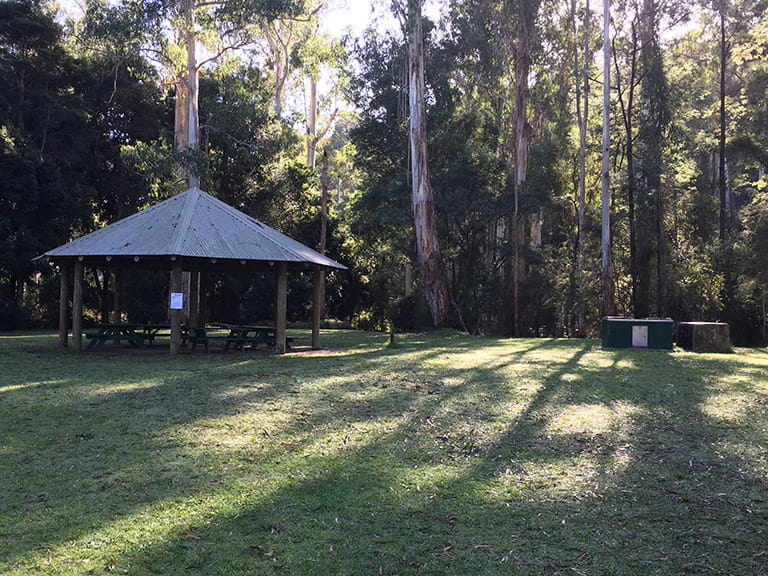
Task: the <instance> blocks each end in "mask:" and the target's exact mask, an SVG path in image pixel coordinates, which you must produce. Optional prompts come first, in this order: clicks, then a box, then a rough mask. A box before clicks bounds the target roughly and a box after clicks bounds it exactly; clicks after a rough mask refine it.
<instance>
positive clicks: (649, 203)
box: [0, 0, 768, 345]
mask: <svg viewBox="0 0 768 576" xmlns="http://www.w3.org/2000/svg"><path fill="white" fill-rule="evenodd" d="M414 2H418V0H409V2H408V3H407V4H409V5H412V4H413V3H414ZM326 4H327V3H326V2H324V1H323V0H306V1H304V2H302V1H300V0H221V1H219V2H215V1H214V2H198V3H197V4H193V3H192V2H191V0H184V1H181V0H144V1H141V0H123V1H122V2H102V1H99V0H88V1H87V2H86V3H85V4H84V5H83V10H82V11H79V10H78V11H76V12H68V11H67V10H66V5H64V6H59V5H57V4H54V3H52V2H47V1H44V0H23V1H16V0H13V1H11V0H3V1H0V78H2V81H1V82H0V176H1V177H2V178H1V180H0V231H1V232H0V329H15V328H21V327H29V326H50V325H53V324H54V322H55V319H56V317H57V312H56V310H57V298H58V280H57V270H56V269H54V268H52V267H50V266H48V265H44V264H43V265H41V264H39V263H34V262H33V261H32V259H33V258H34V257H35V256H37V255H39V254H41V253H43V252H44V251H46V250H48V249H50V248H52V247H55V246H57V245H59V244H62V243H64V242H66V241H68V240H70V239H72V238H74V237H76V236H78V235H81V234H83V233H87V232H89V231H92V230H94V229H95V228H97V227H100V226H103V225H105V224H108V223H110V222H113V221H115V220H117V219H120V218H123V217H125V216H127V215H129V214H131V213H134V212H136V211H138V210H141V209H143V208H145V207H147V206H149V205H151V204H153V203H155V202H157V201H159V200H162V199H165V198H167V197H169V196H170V195H172V194H175V193H178V192H180V191H182V190H183V189H184V186H185V178H184V175H183V174H182V173H181V172H182V171H180V170H179V166H180V164H183V163H184V162H187V165H189V160H190V157H191V156H194V158H193V160H194V162H193V164H194V166H195V167H196V168H195V170H196V174H198V175H199V181H200V187H201V188H202V189H203V190H205V191H206V192H208V193H210V194H213V195H215V196H217V197H218V198H220V199H221V200H223V201H225V202H227V203H229V204H231V205H233V206H235V207H237V208H238V209H240V210H242V211H244V212H246V213H248V214H251V215H252V216H254V217H256V218H258V219H260V220H262V221H264V222H265V223H267V224H269V225H271V226H273V227H275V228H277V229H279V230H281V231H282V232H285V233H287V234H289V235H291V236H293V237H295V238H296V239H298V240H300V241H302V242H304V243H305V244H307V245H309V246H312V247H316V246H318V245H319V244H320V242H321V217H320V216H321V196H322V191H323V190H325V191H326V192H327V196H328V205H329V214H328V222H327V234H326V237H325V240H323V241H324V242H325V243H326V252H327V254H328V255H329V256H331V257H332V258H335V259H337V260H338V261H340V262H343V263H345V264H346V265H348V266H349V267H350V268H351V272H349V273H344V274H331V275H330V276H329V278H328V286H327V290H326V294H327V297H328V305H327V317H328V318H334V319H338V320H339V321H341V322H344V323H348V324H351V325H353V326H358V327H364V328H383V327H385V326H387V325H388V323H389V322H394V323H395V325H396V326H397V327H398V328H399V329H404V330H406V329H407V330H413V329H423V328H428V327H431V326H432V325H433V318H432V317H431V315H430V307H429V306H428V302H427V301H426V298H425V293H424V290H423V284H424V282H423V277H422V276H423V274H421V272H420V270H421V269H420V266H419V259H418V255H417V246H416V240H415V238H416V234H415V232H416V231H415V230H414V227H415V225H418V222H417V223H416V224H415V222H414V216H413V212H412V205H411V195H412V167H413V166H412V160H411V158H412V155H411V153H410V152H409V150H410V148H409V138H411V137H412V136H411V132H409V115H410V114H411V110H412V109H411V108H409V94H408V87H409V49H408V46H409V44H408V41H407V40H408V32H409V30H411V31H412V29H409V28H408V20H407V19H406V18H402V16H403V14H405V12H406V10H405V9H406V3H405V2H403V3H402V4H401V3H399V2H398V1H397V0H396V1H394V2H392V14H393V15H394V16H393V17H392V18H393V21H394V22H398V20H397V19H396V18H395V17H396V16H397V15H400V16H401V19H400V20H399V22H400V24H401V26H400V27H398V26H397V25H395V26H389V27H388V28H386V29H384V28H380V29H378V30H377V29H369V30H368V31H367V32H365V33H364V34H363V35H361V36H351V35H349V36H347V37H336V36H334V35H333V34H331V33H329V32H327V31H325V30H328V27H327V26H324V25H323V24H324V19H327V18H331V17H333V18H340V17H341V16H340V14H339V12H334V11H329V10H328V8H329V7H328V6H327V5H326ZM419 8H420V6H419ZM188 10H194V11H195V16H196V18H195V20H194V26H189V25H188V23H189V22H190V21H191V20H190V19H189V18H188V17H187V19H186V20H185V11H188ZM610 10H611V12H610V14H611V21H610V27H609V49H610V52H609V63H610V91H609V97H610V108H609V109H610V116H609V118H610V146H609V149H608V160H609V162H608V174H607V176H608V177H609V178H608V180H607V182H609V189H608V193H609V196H608V198H609V204H608V210H609V213H610V237H609V238H608V241H609V249H610V254H611V256H612V268H611V281H612V284H613V286H614V289H615V302H611V306H610V307H609V308H608V309H606V306H605V305H606V302H605V301H604V299H605V291H604V290H603V285H602V284H603V283H604V282H603V280H602V277H601V271H602V268H601V266H602V262H601V247H602V242H603V240H604V238H603V237H602V236H601V224H602V217H601V177H602V174H603V169H602V164H601V162H602V144H601V135H602V130H603V119H602V118H603V116H602V115H603V96H602V94H603V87H604V81H603V79H604V78H605V76H604V70H603V59H602V55H601V49H602V47H601V44H602V34H603V20H602V17H603V16H602V14H603V5H602V4H600V5H597V6H592V5H590V3H589V0H560V1H553V0H453V1H450V2H444V3H443V5H442V6H441V7H440V17H439V18H434V19H433V20H430V19H426V18H425V19H424V20H423V21H422V24H423V26H422V30H423V41H424V50H423V54H424V69H425V83H424V88H425V90H424V95H425V96H424V101H423V103H424V106H425V127H426V131H425V132H426V139H427V150H428V154H429V156H428V158H429V161H428V169H429V182H430V183H431V188H432V192H433V196H434V210H435V217H436V218H435V224H436V233H437V240H438V241H439V245H440V249H441V253H442V267H443V268H444V272H445V277H446V279H447V283H448V288H449V293H450V298H451V301H452V303H453V306H454V310H455V312H456V315H455V318H456V319H457V320H458V323H459V324H460V325H461V326H462V327H464V328H466V329H467V330H469V331H470V332H473V333H487V334H519V335H537V336H538V335H540V336H590V335H596V334H598V333H599V328H600V326H599V324H600V319H601V317H602V315H603V314H605V313H606V312H610V313H614V314H617V315H627V316H636V317H648V316H661V317H671V318H673V319H674V320H676V321H691V320H709V321H715V320H720V321H725V322H728V323H729V324H730V325H731V334H732V339H733V340H734V342H735V343H737V344H740V345H759V344H763V345H764V344H765V343H766V291H767V290H768V189H767V188H766V185H768V179H766V174H765V165H766V164H768V12H767V10H768V1H765V0H734V1H731V2H725V1H723V0H711V1H702V2H693V1H691V0H685V1H681V0H665V1H660V0H618V1H614V3H613V4H612V5H611V7H610ZM419 12H420V11H419ZM188 14H189V13H188V12H187V16H188ZM189 42H195V44H196V46H197V47H198V49H197V66H198V69H199V96H198V98H199V123H200V136H199V140H200V141H199V148H195V149H193V148H190V147H189V146H186V147H185V146H183V145H181V146H180V145H179V140H178V132H179V126H178V122H179V115H178V114H175V112H176V110H177V107H178V106H179V103H180V102H183V101H184V99H185V98H187V97H188V95H187V94H185V92H184V90H185V88H184V87H185V83H184V82H183V81H182V78H183V74H184V69H185V65H186V64H188V62H186V61H185V58H186V57H187V56H186V55H187V54H188V51H187V50H186V49H185V46H186V45H187V43H189ZM108 276H109V275H108V274H106V273H104V272H99V273H97V272H92V273H90V274H89V276H88V277H87V281H88V285H87V294H86V302H87V304H88V308H89V314H90V315H91V317H92V319H94V320H95V319H97V318H98V317H99V314H101V313H102V311H101V301H102V298H101V297H102V296H103V294H102V293H106V289H107V288H108V284H109V283H108V281H107V277H108ZM140 276H141V277H137V278H130V279H128V280H126V282H128V283H129V286H128V287H125V286H124V287H123V289H125V290H126V291H127V293H128V294H129V295H130V298H129V299H128V300H129V301H128V303H127V306H128V313H129V316H130V315H134V316H135V315H146V314H163V310H164V309H165V304H164V302H163V301H162V299H163V298H164V297H165V294H166V293H167V279H166V278H164V277H163V276H157V275H154V274H149V273H148V274H147V275H146V276H143V275H140ZM268 282H269V280H268V279H264V278H238V277H225V276H222V277H220V278H217V279H216V281H215V282H214V284H213V287H212V293H211V294H210V295H209V297H210V298H211V300H212V302H214V307H213V313H214V318H213V319H215V320H220V321H227V320H233V319H244V318H259V317H264V316H265V311H268V310H269V308H270V307H271V306H272V303H271V302H270V298H271V296H269V294H270V291H269V290H267V289H265V283H268ZM310 296H311V285H310V279H309V278H304V277H301V276H296V277H294V278H292V279H291V294H290V296H289V301H290V306H291V310H290V316H291V318H292V319H293V320H295V321H302V320H306V319H307V318H308V317H309V315H310V314H311V310H310V307H309V300H310Z"/></svg>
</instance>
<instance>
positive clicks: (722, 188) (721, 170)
mask: <svg viewBox="0 0 768 576" xmlns="http://www.w3.org/2000/svg"><path fill="white" fill-rule="evenodd" d="M719 11H720V126H719V128H720V130H719V134H718V146H717V148H718V153H719V154H718V156H719V157H718V179H717V187H718V192H719V193H720V242H722V243H723V244H725V242H726V237H727V234H728V216H727V203H728V202H727V189H726V186H727V179H726V173H725V130H726V111H725V72H726V65H727V63H728V55H729V46H728V40H727V38H726V26H725V3H724V2H721V4H720V7H719Z"/></svg>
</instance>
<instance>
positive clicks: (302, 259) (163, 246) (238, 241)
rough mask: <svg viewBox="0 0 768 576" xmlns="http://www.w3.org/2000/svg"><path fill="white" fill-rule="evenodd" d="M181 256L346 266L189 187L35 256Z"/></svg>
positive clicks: (329, 266)
mask: <svg viewBox="0 0 768 576" xmlns="http://www.w3.org/2000/svg"><path fill="white" fill-rule="evenodd" d="M157 256H161V257H163V256H169V257H186V258H209V259H216V260H239V261H250V262H254V261H259V262H288V263H297V264H313V265H317V266H323V267H327V268H337V269H341V270H345V269H346V266H344V265H342V264H339V263H338V262H336V261H335V260H332V259H331V258H328V257H326V256H324V255H322V254H320V253H319V252H316V251H315V250H312V249H311V248H308V247H307V246H305V245H304V244H302V243H301V242H297V241H296V240H294V239H293V238H290V237H288V236H286V235H285V234H281V233H280V232H278V231H277V230H275V229H273V228H270V227H269V226H267V225H266V224H264V223H263V222H260V221H258V220H256V219H255V218H252V217H251V216H248V215H247V214H245V213H243V212H241V211H239V210H237V209H235V208H233V207H232V206H229V205H228V204H225V203H224V202H222V201H221V200H218V199H216V198H214V197H213V196H211V195H209V194H206V193H205V192H203V191H202V190H200V189H199V188H190V189H189V190H187V191H186V192H182V193H181V194H177V195H176V196H173V197H171V198H169V199H168V200H165V201H163V202H160V203H158V204H155V205H154V206H152V207H150V208H147V209H146V210H142V211H141V212H137V213H136V214H133V215H131V216H128V217H127V218H124V219H122V220H119V221H117V222H115V223H113V224H110V225H109V226H105V227H104V228H101V229H99V230H96V231H95V232H91V233H90V234H87V235H85V236H82V237H80V238H77V239H76V240H73V241H71V242H69V243H67V244H64V245H62V246H59V247H58V248H54V249H52V250H49V251H48V252H46V253H45V254H42V255H41V256H40V257H39V258H50V259H52V260H55V259H61V258H72V257H77V258H92V257H134V258H135V257H139V258H145V257H157Z"/></svg>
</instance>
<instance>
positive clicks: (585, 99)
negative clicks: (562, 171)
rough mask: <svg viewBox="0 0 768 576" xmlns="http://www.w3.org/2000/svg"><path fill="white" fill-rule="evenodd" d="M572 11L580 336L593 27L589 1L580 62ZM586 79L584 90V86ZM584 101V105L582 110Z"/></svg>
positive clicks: (582, 326) (573, 2) (581, 333)
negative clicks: (577, 189) (577, 139)
mask: <svg viewBox="0 0 768 576" xmlns="http://www.w3.org/2000/svg"><path fill="white" fill-rule="evenodd" d="M571 12H572V14H573V39H574V48H573V63H574V75H575V80H576V81H575V84H576V120H577V122H578V124H579V208H578V210H579V214H578V227H579V230H578V241H577V255H576V278H577V280H576V282H577V296H576V298H577V304H576V306H577V310H576V332H577V334H578V335H579V336H584V334H585V323H586V320H585V312H584V296H585V295H584V235H585V230H584V220H585V210H586V202H587V201H586V196H587V177H586V176H587V118H588V117H589V67H590V56H591V54H590V49H589V40H590V29H589V18H590V10H589V0H586V6H585V9H584V60H583V64H580V63H579V49H578V43H577V42H576V39H577V38H578V34H577V31H576V0H571ZM582 82H583V89H582V88H581V86H582ZM582 103H583V106H584V108H583V109H582Z"/></svg>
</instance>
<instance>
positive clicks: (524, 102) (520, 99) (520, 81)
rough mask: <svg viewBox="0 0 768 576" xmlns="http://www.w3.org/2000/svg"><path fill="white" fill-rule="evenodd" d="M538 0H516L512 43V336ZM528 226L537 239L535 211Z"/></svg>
mask: <svg viewBox="0 0 768 576" xmlns="http://www.w3.org/2000/svg"><path fill="white" fill-rule="evenodd" d="M538 6H539V0H520V2H519V5H518V20H517V39H516V42H515V109H514V120H513V121H514V130H515V180H514V211H513V215H512V238H513V242H514V262H513V264H512V266H513V268H512V276H513V277H512V283H513V285H512V290H513V307H514V308H513V315H514V335H515V336H520V335H521V326H520V278H521V276H522V269H521V268H522V266H523V262H521V257H520V244H521V242H522V241H523V239H524V238H525V230H524V229H523V227H522V226H521V224H522V222H521V220H522V218H521V216H520V193H521V192H522V189H523V187H524V185H525V181H526V179H527V177H528V154H529V151H530V139H531V127H530V125H529V123H528V99H529V96H530V88H529V86H528V76H529V75H530V73H531V43H532V40H533V26H534V22H535V20H536V13H537V11H538ZM531 223H532V228H533V229H534V234H535V236H536V237H537V238H538V232H536V230H537V227H538V214H534V215H532V218H531Z"/></svg>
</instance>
